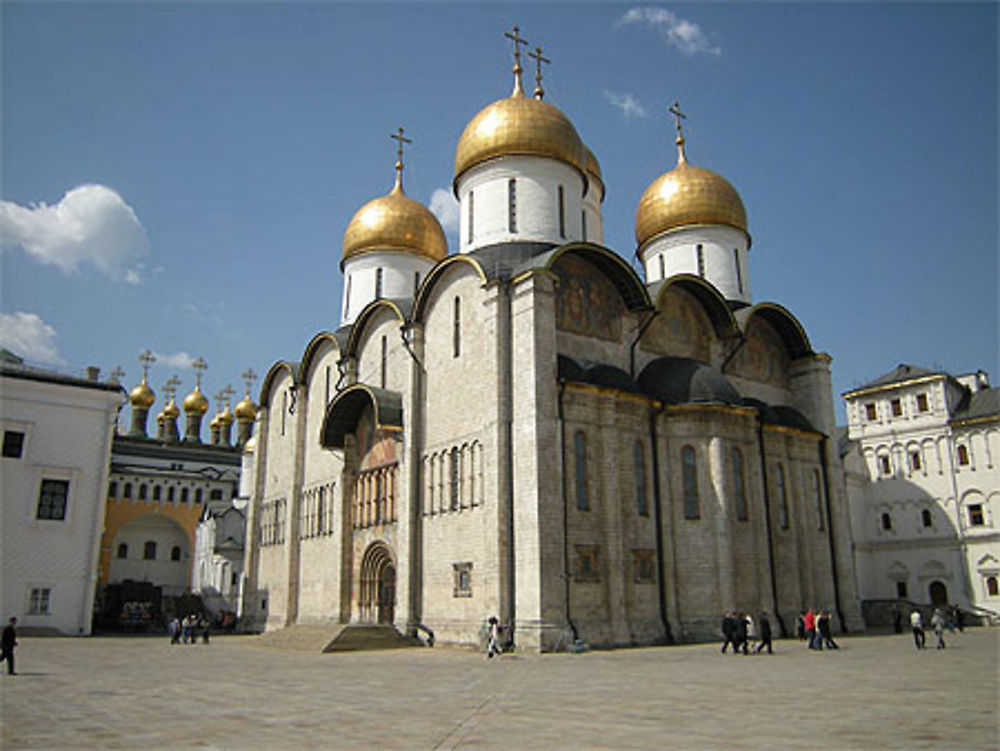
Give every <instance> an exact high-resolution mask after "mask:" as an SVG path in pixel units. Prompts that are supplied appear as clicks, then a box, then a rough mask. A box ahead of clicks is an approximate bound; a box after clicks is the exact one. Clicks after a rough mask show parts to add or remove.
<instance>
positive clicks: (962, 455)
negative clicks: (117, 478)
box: [126, 444, 969, 498]
mask: <svg viewBox="0 0 1000 751" xmlns="http://www.w3.org/2000/svg"><path fill="white" fill-rule="evenodd" d="M958 463H959V464H961V465H962V466H963V467H965V466H968V464H969V447H968V446H966V445H964V444H963V445H961V446H959V447H958ZM126 487H127V486H126ZM127 497H128V496H126V498H127Z"/></svg>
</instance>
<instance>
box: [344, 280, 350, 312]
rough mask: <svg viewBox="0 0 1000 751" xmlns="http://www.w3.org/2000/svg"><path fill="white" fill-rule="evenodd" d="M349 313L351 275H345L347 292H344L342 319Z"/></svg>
mask: <svg viewBox="0 0 1000 751" xmlns="http://www.w3.org/2000/svg"><path fill="white" fill-rule="evenodd" d="M350 312H351V275H350V274H348V275H347V290H346V291H345V292H344V318H347V316H348V315H350Z"/></svg>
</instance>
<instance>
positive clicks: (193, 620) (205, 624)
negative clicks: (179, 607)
mask: <svg viewBox="0 0 1000 751" xmlns="http://www.w3.org/2000/svg"><path fill="white" fill-rule="evenodd" d="M211 628H212V626H211V624H210V623H209V621H208V619H207V618H199V617H198V616H197V615H196V614H195V613H190V614H188V615H186V616H184V619H183V620H178V619H177V617H176V616H175V617H174V618H172V619H171V620H170V623H168V624H167V631H168V632H169V633H170V643H171V644H180V643H181V640H182V639H183V641H184V643H185V644H195V643H197V641H198V633H199V632H200V633H201V640H202V642H203V643H205V644H208V635H209V632H210V631H211Z"/></svg>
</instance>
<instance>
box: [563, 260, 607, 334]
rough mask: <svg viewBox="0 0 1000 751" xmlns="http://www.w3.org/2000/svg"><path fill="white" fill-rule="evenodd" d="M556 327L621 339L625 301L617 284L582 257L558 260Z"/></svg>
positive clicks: (576, 332)
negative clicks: (616, 286)
mask: <svg viewBox="0 0 1000 751" xmlns="http://www.w3.org/2000/svg"><path fill="white" fill-rule="evenodd" d="M552 270H553V272H554V273H555V274H556V276H557V277H558V279H559V283H558V285H557V287H556V326H557V328H559V330H561V331H568V332H570V333H572V334H582V335H583V336H592V337H596V338H598V339H606V340H608V341H614V342H617V341H620V340H621V331H622V316H623V315H624V313H625V303H624V302H623V301H622V298H621V295H620V294H619V293H618V290H617V289H616V288H615V285H614V284H613V283H612V282H611V280H610V279H608V278H607V277H606V276H605V275H604V274H602V273H601V271H600V270H599V269H598V268H597V267H595V266H593V265H592V264H590V263H587V262H586V261H584V260H583V259H581V258H577V257H575V256H573V255H570V254H568V253H567V254H566V255H564V256H562V257H560V258H559V260H558V261H556V263H555V266H554V267H553V269H552Z"/></svg>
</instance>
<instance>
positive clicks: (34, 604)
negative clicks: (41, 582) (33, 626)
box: [28, 587, 52, 615]
mask: <svg viewBox="0 0 1000 751" xmlns="http://www.w3.org/2000/svg"><path fill="white" fill-rule="evenodd" d="M51 597H52V589H51V588H49V587H33V588H32V590H31V595H30V598H29V600H28V615H51V611H50V610H49V601H50V600H51Z"/></svg>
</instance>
